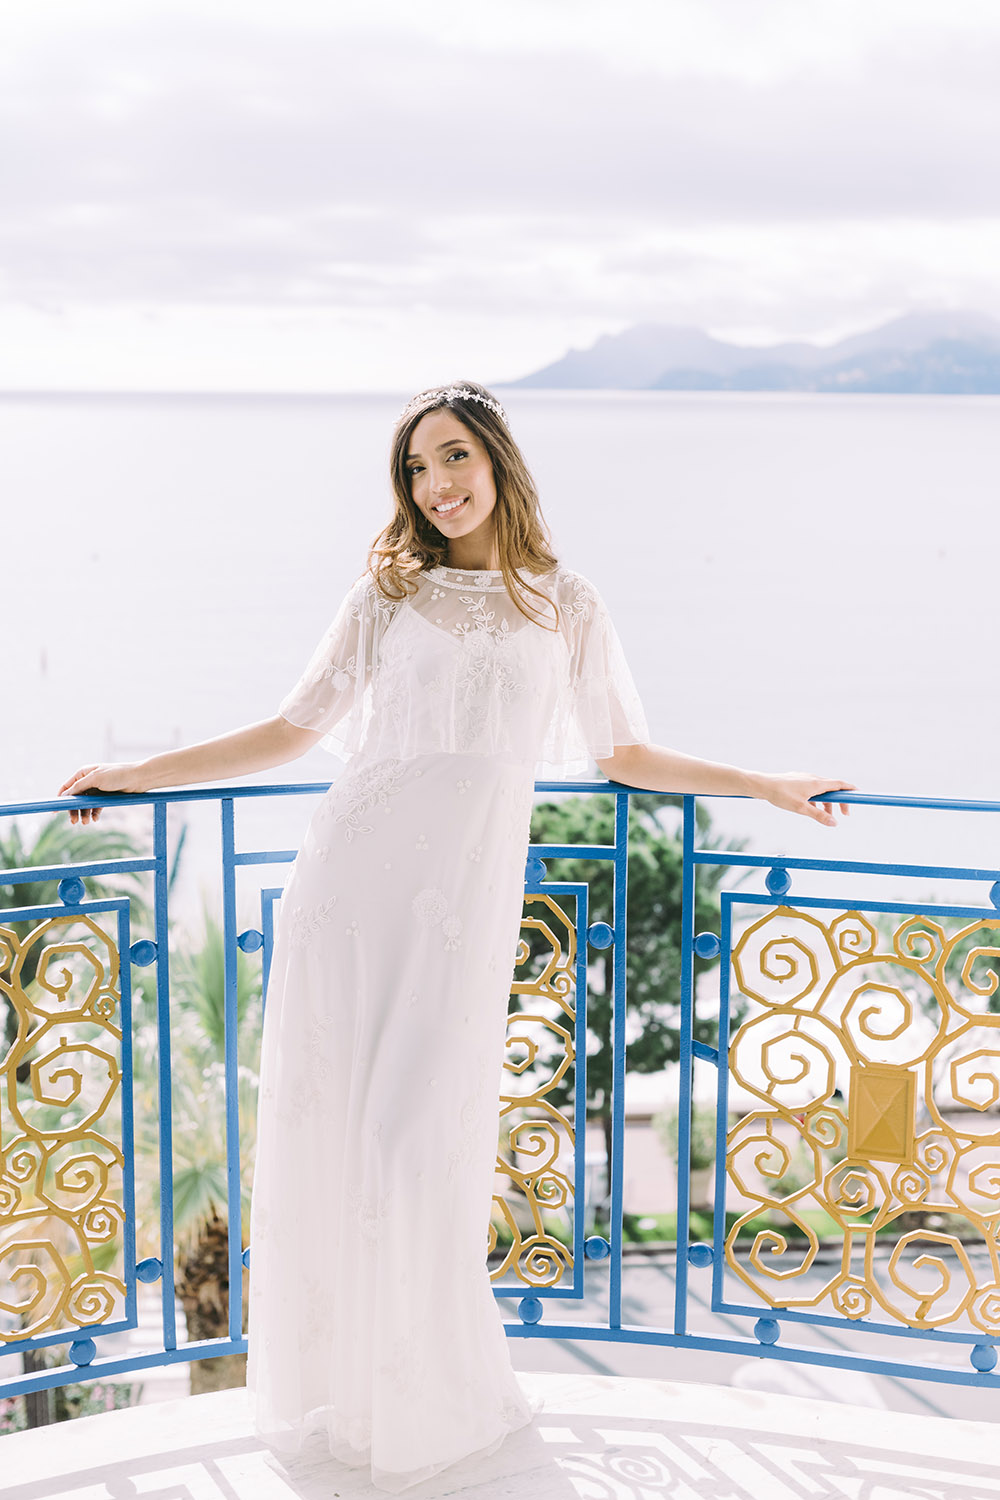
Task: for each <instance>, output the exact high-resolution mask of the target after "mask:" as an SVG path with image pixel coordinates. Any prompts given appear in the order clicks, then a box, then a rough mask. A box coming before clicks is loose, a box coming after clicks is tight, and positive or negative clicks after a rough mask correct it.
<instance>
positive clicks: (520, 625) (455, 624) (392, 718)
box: [279, 567, 649, 777]
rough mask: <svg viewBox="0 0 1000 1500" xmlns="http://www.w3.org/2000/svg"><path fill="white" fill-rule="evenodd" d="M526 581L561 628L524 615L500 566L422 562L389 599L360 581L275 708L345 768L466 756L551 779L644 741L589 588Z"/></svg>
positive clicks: (600, 608) (564, 580)
mask: <svg viewBox="0 0 1000 1500" xmlns="http://www.w3.org/2000/svg"><path fill="white" fill-rule="evenodd" d="M529 581H530V582H531V583H533V584H534V586H535V587H536V588H539V589H541V590H542V592H543V593H544V594H545V595H546V596H547V597H548V598H549V599H551V600H555V602H556V603H557V604H558V607H559V628H558V630H557V631H553V630H552V629H551V625H552V623H553V620H554V615H550V616H549V619H548V622H547V626H546V625H542V624H538V623H536V622H534V621H531V620H528V619H526V618H525V616H524V615H523V614H522V613H521V611H520V610H519V609H518V608H517V606H516V605H515V604H514V601H513V600H512V599H511V598H510V596H509V594H508V593H507V590H506V588H505V586H504V583H503V579H502V576H501V575H500V574H499V573H497V572H468V571H463V570H461V569H457V568H451V567H436V568H430V569H428V570H427V571H426V572H424V573H421V574H420V575H419V576H418V579H417V590H416V592H415V593H414V594H412V595H411V596H410V597H409V598H408V599H406V600H403V601H400V602H399V603H397V604H394V603H391V602H388V601H386V600H385V599H383V597H382V595H381V594H380V593H379V591H378V589H377V588H376V586H375V584H374V582H373V581H372V579H371V578H370V576H369V575H367V574H364V575H362V577H360V578H358V579H357V580H356V582H355V583H354V584H353V585H352V586H351V588H350V590H349V591H348V593H347V596H346V597H345V599H344V601H343V603H342V604H341V607H340V609H339V610H338V612H337V615H336V617H335V619H334V620H333V622H332V624H331V625H330V627H329V629H328V630H327V631H326V633H325V634H324V636H323V638H322V639H321V640H320V642H319V644H318V645H317V647H316V649H315V651H314V652H313V654H312V656H311V658H310V659H309V662H308V663H307V665H306V667H305V670H304V671H303V673H302V675H301V677H300V678H299V681H298V682H297V683H296V684H295V686H294V687H293V688H292V690H291V692H290V693H288V694H287V695H286V696H285V698H283V699H282V701H281V703H280V705H279V712H280V713H281V715H282V716H283V717H284V718H286V719H288V720H289V721H290V722H291V723H293V724H298V725H301V726H302V727H303V728H308V729H320V730H323V731H324V732H325V738H324V740H323V742H322V743H323V745H324V747H325V748H326V749H328V750H330V751H332V752H333V753H334V754H336V755H338V756H340V757H341V758H342V759H344V760H349V759H352V758H353V757H354V756H356V755H357V754H359V752H362V751H363V752H364V754H365V756H366V758H371V757H373V756H376V757H382V756H385V757H395V758H398V759H400V760H405V759H408V758H410V757H412V756H414V755H420V754H426V753H433V752H435V751H449V750H450V751H464V752H470V751H471V752H473V753H482V754H499V755H504V756H510V757H514V758H517V759H519V760H524V761H530V762H533V763H534V765H535V767H536V771H537V774H539V775H541V776H552V777H560V776H573V775H577V774H579V773H581V772H584V771H587V770H588V769H589V768H590V764H591V761H592V760H601V759H604V758H605V757H607V756H610V755H612V754H613V752H614V749H615V746H616V745H630V744H645V743H648V740H649V730H648V727H647V723H646V717H645V714H644V712H643V708H642V704H641V702H640V699H639V694H638V692H637V691H636V687H635V683H634V681H633V678H632V674H631V672H630V671H629V667H628V664H627V662H626V659H625V654H624V651H623V650H622V645H621V641H620V640H619V637H618V634H617V631H616V630H615V627H614V624H613V622H612V620H611V617H610V615H609V613H608V610H607V607H606V605H605V603H604V601H603V599H602V598H601V596H600V594H599V593H598V591H597V589H596V588H595V587H594V585H593V584H592V583H591V582H590V581H589V579H587V578H584V577H583V576H582V575H581V574H579V573H575V572H572V571H571V570H570V569H568V568H564V567H557V568H556V569H555V570H554V571H553V572H551V573H549V574H546V575H543V576H541V577H533V578H531V579H530V580H529ZM529 598H530V599H531V600H532V602H534V596H533V595H529ZM428 627H430V628H428ZM547 627H548V628H547Z"/></svg>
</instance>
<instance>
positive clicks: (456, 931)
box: [441, 917, 462, 953]
mask: <svg viewBox="0 0 1000 1500" xmlns="http://www.w3.org/2000/svg"><path fill="white" fill-rule="evenodd" d="M441 931H442V932H443V933H444V935H445V938H446V942H445V945H444V946H445V950H446V952H449V953H453V952H454V951H455V949H456V948H461V946H462V919H461V918H460V917H445V919H444V921H443V922H442V923H441Z"/></svg>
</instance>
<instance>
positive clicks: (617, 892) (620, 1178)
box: [608, 795, 628, 1328]
mask: <svg viewBox="0 0 1000 1500" xmlns="http://www.w3.org/2000/svg"><path fill="white" fill-rule="evenodd" d="M627 898H628V798H627V797H621V796H617V795H616V797H615V866H614V899H613V905H612V911H613V917H612V922H613V925H614V929H615V945H614V954H613V957H612V976H613V977H612V1026H611V1121H612V1124H611V1184H610V1186H611V1207H610V1219H611V1223H610V1237H611V1265H610V1268H609V1273H610V1274H609V1278H608V1324H609V1326H610V1327H611V1328H620V1327H621V1321H622V1217H623V1212H624V1196H623V1189H624V1176H625V1159H624V1152H625V983H626V969H625V965H626V960H627V957H628V950H627V943H628V930H627V925H626V916H625V912H626V904H627Z"/></svg>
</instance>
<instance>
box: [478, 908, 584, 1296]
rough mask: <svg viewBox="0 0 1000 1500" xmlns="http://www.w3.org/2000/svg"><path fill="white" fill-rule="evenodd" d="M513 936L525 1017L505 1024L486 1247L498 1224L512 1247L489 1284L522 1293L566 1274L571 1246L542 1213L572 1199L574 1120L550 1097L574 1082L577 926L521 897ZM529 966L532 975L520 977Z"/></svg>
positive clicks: (517, 1015) (514, 1014)
mask: <svg viewBox="0 0 1000 1500" xmlns="http://www.w3.org/2000/svg"><path fill="white" fill-rule="evenodd" d="M521 931H522V936H521V939H520V943H519V946H518V951H517V956H516V959H515V976H517V975H520V976H521V977H519V978H518V977H515V980H514V983H513V984H512V986H511V993H512V994H513V995H519V996H521V997H523V998H522V1002H521V1003H522V1005H523V1009H520V1010H513V1009H512V1010H511V1011H510V1013H509V1015H508V1017H507V1040H506V1057H505V1061H504V1073H505V1075H507V1074H509V1075H510V1079H511V1081H510V1083H509V1084H508V1085H507V1088H506V1089H505V1091H504V1092H502V1093H501V1096H500V1134H501V1142H504V1143H506V1144H502V1145H501V1149H500V1151H499V1153H498V1156H497V1171H498V1172H499V1173H500V1174H501V1175H502V1176H504V1177H505V1178H506V1179H507V1181H506V1184H505V1186H504V1189H503V1190H502V1191H500V1192H497V1193H495V1194H494V1197H493V1212H492V1219H491V1224H490V1236H489V1249H490V1250H492V1249H494V1247H495V1246H496V1244H497V1241H498V1235H497V1222H498V1221H501V1222H502V1223H503V1224H504V1225H506V1227H507V1229H508V1230H509V1231H510V1234H511V1237H512V1239H511V1244H510V1246H509V1248H508V1250H507V1254H506V1255H505V1256H504V1259H503V1261H502V1263H501V1264H500V1265H498V1266H497V1267H496V1268H495V1269H494V1270H493V1271H492V1272H491V1279H492V1280H494V1281H499V1280H501V1279H502V1278H504V1277H506V1276H511V1275H513V1276H515V1277H516V1278H517V1279H518V1280H519V1281H523V1282H524V1283H525V1284H526V1285H528V1286H532V1287H552V1286H557V1285H558V1284H559V1282H560V1281H561V1280H562V1279H563V1278H564V1277H566V1276H570V1275H571V1274H572V1270H573V1250H572V1246H570V1245H564V1244H563V1243H562V1241H561V1240H559V1239H557V1238H556V1236H555V1235H553V1234H551V1233H550V1232H549V1229H548V1228H547V1227H546V1224H545V1220H544V1217H543V1215H544V1214H545V1213H546V1212H548V1213H551V1212H552V1211H553V1210H559V1209H566V1208H567V1207H569V1206H570V1205H571V1203H572V1201H573V1164H574V1150H575V1143H576V1131H575V1127H574V1122H573V1121H572V1120H571V1119H569V1118H567V1116H566V1114H564V1113H563V1111H562V1110H560V1109H557V1108H556V1106H555V1105H554V1104H553V1103H552V1102H551V1100H550V1098H549V1097H548V1096H549V1095H550V1094H551V1093H552V1092H553V1090H554V1089H555V1088H556V1087H557V1086H561V1085H563V1084H564V1083H565V1082H566V1081H567V1077H569V1078H572V1071H571V1070H572V1069H573V1067H574V1064H575V1048H574V1042H573V1028H574V1024H575V1020H576V988H575V966H576V928H575V926H574V924H573V921H572V920H571V918H570V917H569V916H567V914H566V912H565V911H563V909H562V907H561V906H559V905H558V903H557V902H556V901H555V899H554V898H553V897H552V896H550V895H546V894H538V895H527V896H525V898H524V913H523V915H522V918H521ZM529 932H530V933H534V934H535V936H536V944H535V946H536V948H537V946H539V940H540V946H541V948H542V955H541V959H540V960H539V958H538V957H535V958H534V959H531V948H530V945H529V939H528V936H527V933H529ZM529 960H530V963H531V969H532V972H531V973H530V974H525V973H524V970H525V968H526V966H528V964H529ZM532 1063H534V1069H533V1072H532V1074H531V1075H528V1074H527V1073H526V1069H527V1068H528V1067H529V1066H530V1065H531V1064H532ZM529 1079H530V1081H529ZM518 1080H520V1081H521V1084H522V1086H521V1087H519V1086H518Z"/></svg>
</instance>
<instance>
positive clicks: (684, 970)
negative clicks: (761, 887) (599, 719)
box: [674, 796, 695, 1335]
mask: <svg viewBox="0 0 1000 1500" xmlns="http://www.w3.org/2000/svg"><path fill="white" fill-rule="evenodd" d="M683 808H684V812H683V821H682V824H681V841H682V852H683V859H684V865H683V873H682V892H681V905H682V915H681V994H680V1000H681V1016H680V1022H681V1024H680V1055H679V1058H678V1074H679V1083H678V1098H677V1162H676V1170H677V1230H676V1235H677V1269H676V1273H675V1283H674V1333H675V1334H678V1335H683V1334H684V1333H685V1332H686V1331H687V1300H688V1247H689V1243H690V1237H691V1089H692V1084H693V1081H694V1046H693V1041H694V918H695V905H694V859H693V857H692V856H693V854H694V838H695V799H694V798H693V797H690V796H689V797H685V798H684V803H683Z"/></svg>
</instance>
